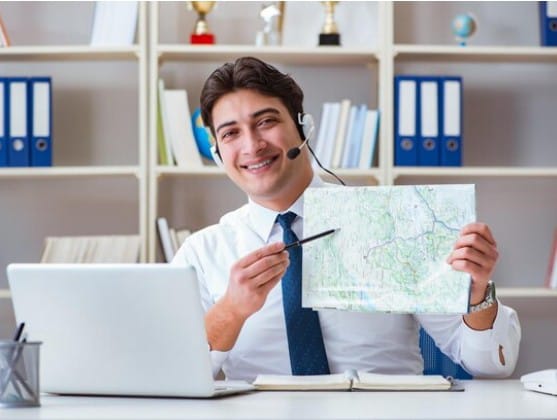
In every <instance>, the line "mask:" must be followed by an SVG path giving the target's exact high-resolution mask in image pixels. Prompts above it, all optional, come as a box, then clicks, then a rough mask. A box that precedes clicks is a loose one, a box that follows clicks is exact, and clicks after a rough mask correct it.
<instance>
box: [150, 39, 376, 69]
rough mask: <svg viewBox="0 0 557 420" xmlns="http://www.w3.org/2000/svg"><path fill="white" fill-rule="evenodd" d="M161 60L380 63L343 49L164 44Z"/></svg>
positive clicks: (372, 53) (370, 52) (364, 51)
mask: <svg viewBox="0 0 557 420" xmlns="http://www.w3.org/2000/svg"><path fill="white" fill-rule="evenodd" d="M157 53H158V56H159V60H162V61H164V60H188V61H190V62H191V61H214V62H219V63H222V62H224V61H233V60H235V59H236V58H238V57H241V56H255V57H258V58H260V59H262V60H265V61H271V62H275V63H277V62H278V63H283V64H297V65H304V64H307V65H354V64H361V65H368V64H371V63H376V62H377V61H378V57H379V53H378V51H377V50H374V49H368V48H344V47H309V48H296V47H281V46H278V47H256V46H253V45H179V44H163V45H159V47H158V48H157Z"/></svg>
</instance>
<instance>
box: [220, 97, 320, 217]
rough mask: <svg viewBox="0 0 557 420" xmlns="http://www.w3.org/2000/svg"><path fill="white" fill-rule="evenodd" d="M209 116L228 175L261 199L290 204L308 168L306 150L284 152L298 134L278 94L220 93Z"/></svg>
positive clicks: (265, 202) (300, 189)
mask: <svg viewBox="0 0 557 420" xmlns="http://www.w3.org/2000/svg"><path fill="white" fill-rule="evenodd" d="M212 117H213V126H214V128H215V133H216V138H217V143H218V147H219V151H220V154H221V157H222V160H223V163H224V167H225V170H226V172H227V174H228V176H229V177H230V178H231V179H232V181H234V183H235V184H236V185H238V187H240V188H241V189H242V190H243V191H245V192H246V193H247V194H248V195H249V196H250V197H251V199H252V200H254V201H255V202H257V203H259V204H262V205H264V206H266V207H269V208H273V209H275V210H279V211H280V210H285V209H286V208H288V207H289V206H290V205H291V204H292V203H293V201H294V200H295V199H296V198H297V197H298V196H299V195H301V194H302V192H303V191H304V189H305V188H306V187H307V185H308V184H309V183H310V181H311V176H312V171H311V165H310V163H309V159H308V156H307V153H301V154H300V156H298V157H297V158H296V159H294V160H290V159H288V157H287V156H286V154H287V152H288V150H289V149H291V148H293V147H297V146H299V145H300V143H301V140H300V135H299V134H298V130H297V128H296V126H295V124H294V121H293V120H292V118H291V117H290V114H289V113H288V110H287V108H286V107H285V106H284V105H283V104H282V102H281V101H280V99H278V98H274V97H269V96H264V95H262V94H260V93H258V92H256V91H253V90H248V89H242V90H239V91H236V92H232V93H228V94H226V95H224V96H223V97H221V98H220V99H219V100H218V101H217V102H216V103H215V106H214V107H213V111H212ZM304 152H305V151H304ZM285 206H286V207H285Z"/></svg>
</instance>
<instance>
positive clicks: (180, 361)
mask: <svg viewBox="0 0 557 420" xmlns="http://www.w3.org/2000/svg"><path fill="white" fill-rule="evenodd" d="M7 272H8V280H9V284H10V290H11V294H12V300H13V305H14V310H15V317H16V321H17V322H18V323H20V322H25V331H26V332H27V335H28V337H29V340H33V341H42V342H43V344H42V346H41V354H40V381H41V383H40V386H41V391H43V392H51V393H57V394H79V395H118V396H156V397H197V398H210V397H216V396H222V395H228V394H232V393H238V392H244V391H249V390H252V389H253V386H252V385H250V384H248V383H245V382H239V381H233V382H232V381H231V382H230V383H228V382H226V381H214V380H213V375H212V367H211V359H210V353H209V346H208V344H207V338H206V333H205V326H204V313H203V309H202V306H201V300H200V294H199V285H198V282H197V277H196V274H195V270H194V269H193V268H192V267H185V266H181V267H178V266H170V265H167V264H10V265H9V266H8V268H7Z"/></svg>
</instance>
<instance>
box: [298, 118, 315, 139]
mask: <svg viewBox="0 0 557 420" xmlns="http://www.w3.org/2000/svg"><path fill="white" fill-rule="evenodd" d="M298 124H300V126H301V127H302V132H303V133H304V139H303V141H306V140H308V139H309V138H310V137H311V135H312V134H313V131H314V130H315V122H314V121H313V117H312V116H311V114H306V113H304V114H302V113H301V112H298Z"/></svg>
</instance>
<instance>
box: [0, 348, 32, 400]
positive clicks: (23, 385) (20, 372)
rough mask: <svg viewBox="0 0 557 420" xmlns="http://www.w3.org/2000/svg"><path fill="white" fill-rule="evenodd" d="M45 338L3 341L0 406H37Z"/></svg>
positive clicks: (0, 352) (0, 368) (0, 350)
mask: <svg viewBox="0 0 557 420" xmlns="http://www.w3.org/2000/svg"><path fill="white" fill-rule="evenodd" d="M41 344H42V343H41V342H16V341H7V340H1V341H0V407H35V406H39V405H41V404H40V397H39V350H40V345H41Z"/></svg>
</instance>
